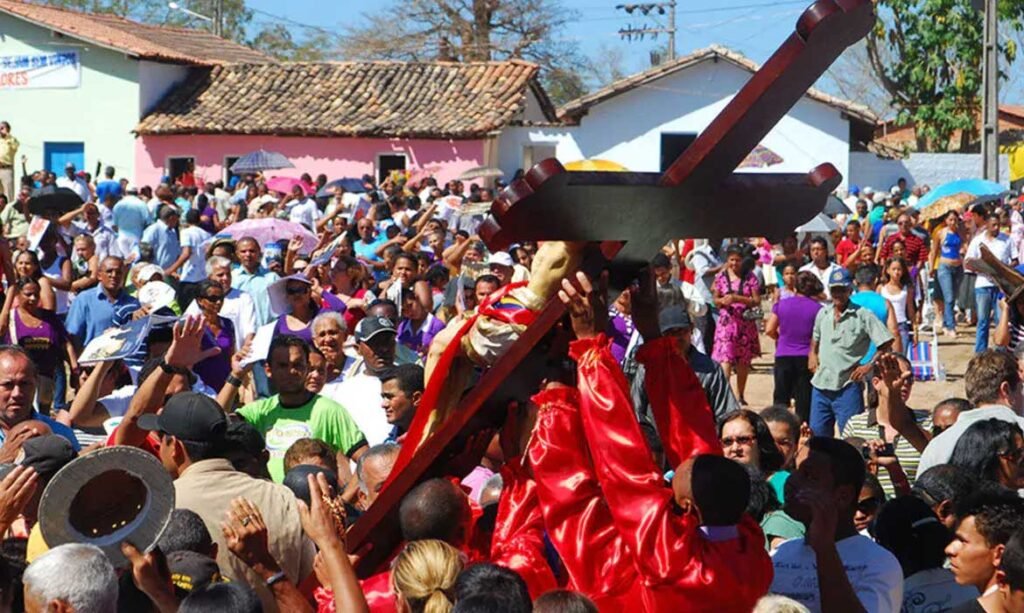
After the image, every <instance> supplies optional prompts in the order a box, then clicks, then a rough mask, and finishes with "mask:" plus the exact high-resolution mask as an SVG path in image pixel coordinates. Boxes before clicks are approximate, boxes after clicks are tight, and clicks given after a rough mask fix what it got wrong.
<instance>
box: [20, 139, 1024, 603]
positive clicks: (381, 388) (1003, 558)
mask: <svg viewBox="0 0 1024 613" xmlns="http://www.w3.org/2000/svg"><path fill="white" fill-rule="evenodd" d="M0 127H4V126H3V125H2V124H0ZM4 130H5V131H3V132H0V138H3V137H5V134H9V132H10V126H6V127H5V128H4ZM0 161H3V160H2V159H0ZM8 161H10V160H8ZM97 174H102V177H98V178H97V179H94V178H93V177H92V176H90V175H88V174H87V173H83V172H80V171H79V169H76V168H74V167H73V166H69V167H68V168H66V169H65V173H64V175H63V176H62V177H59V178H58V177H55V176H53V175H52V174H50V173H47V172H44V171H40V172H36V173H29V172H27V169H23V171H22V175H23V176H22V182H21V190H20V192H19V193H18V194H17V196H16V197H15V198H14V199H12V200H11V201H8V200H7V197H6V196H4V195H0V231H2V232H3V237H4V239H5V240H2V241H0V268H2V273H3V278H4V282H5V283H4V302H3V310H2V312H0V334H2V335H3V336H4V337H5V339H6V343H7V344H5V345H3V346H2V347H0V477H2V478H0V528H2V529H3V532H4V537H5V538H4V540H3V541H2V548H0V610H11V611H21V610H27V611H32V612H35V611H73V612H76V613H108V612H112V611H133V612H134V611H159V612H161V613H166V612H169V611H183V612H199V611H204V612H205V611H211V612H212V611H217V612H221V611H224V612H229V613H230V612H236V611H237V612H239V613H242V612H245V613H248V612H250V611H268V612H269V611H285V610H287V611H312V610H317V611H364V610H371V611H413V612H419V611H427V612H430V613H435V612H445V611H459V612H470V611H488V612H490V613H497V612H505V611H509V612H520V611H523V612H527V611H538V612H547V611H568V612H577V611H578V612H581V613H582V612H587V611H597V610H602V611H603V610H608V611H614V610H626V609H627V608H628V609H637V610H646V611H675V610H694V611H712V610H715V611H759V612H768V611H774V612H789V611H793V612H799V611H808V610H809V611H826V612H831V611H847V610H849V611H859V610H864V611H880V612H888V611H901V610H902V611H906V612H908V613H912V612H913V613H916V612H933V611H936V612H937V611H949V610H954V611H988V612H990V613H991V612H996V611H1024V521H1022V520H1024V500H1022V499H1021V498H1020V497H1019V496H1018V494H1017V492H1016V490H1018V489H1020V488H1022V487H1024V473H1022V471H1021V462H1022V461H1024V430H1022V428H1024V416H1022V415H1024V381H1022V374H1021V369H1020V368H1019V366H1018V361H1017V359H1016V357H1015V354H1014V353H1013V350H1014V349H1016V347H1017V345H1018V343H1019V341H1020V339H1021V338H1024V334H1022V333H1021V330H1024V323H1021V322H1022V320H1024V308H1021V307H1020V306H1019V305H1018V304H1017V303H1015V302H1013V301H1012V300H1010V298H1011V297H1012V296H1006V297H1004V296H1002V292H1001V290H1000V287H1001V286H1000V284H999V282H998V280H995V281H993V280H992V279H990V278H989V276H987V275H979V274H976V273H975V272H974V271H971V270H965V268H964V261H965V259H970V258H978V257H980V252H981V251H980V250H981V246H982V245H984V246H985V247H986V248H987V251H988V252H990V253H991V254H993V255H994V256H995V258H996V259H998V260H999V261H1000V262H1002V263H1003V264H1005V265H1006V266H1007V267H1011V268H1012V267H1013V266H1015V265H1016V264H1017V262H1016V258H1017V253H1018V252H1019V251H1018V247H1017V245H1018V243H1019V242H1020V239H1021V237H1024V219H1022V218H1021V214H1020V204H1019V203H1018V202H1017V201H1016V200H1011V201H1008V202H1005V203H1004V202H996V203H991V204H983V205H979V206H978V207H975V208H972V209H970V210H969V211H957V210H952V211H950V212H949V214H948V215H945V216H940V217H938V219H936V220H929V221H921V219H920V212H919V211H918V210H917V209H915V208H914V207H913V206H912V204H913V200H914V199H916V198H919V197H920V196H921V195H922V193H923V190H920V189H916V188H915V189H914V190H910V189H908V188H907V186H906V184H905V182H901V183H900V184H898V185H897V186H895V187H894V188H893V189H892V190H890V191H889V192H887V193H884V194H876V193H874V192H873V191H872V190H870V189H867V188H866V189H864V190H857V189H856V188H852V189H851V194H850V200H849V205H850V212H849V213H848V214H845V215H841V216H839V218H838V219H837V221H838V222H839V224H840V228H841V230H840V231H838V232H835V233H834V234H833V235H818V236H798V235H796V234H793V235H791V236H787V237H785V238H784V240H782V241H781V243H779V244H778V245H772V244H770V243H769V242H768V241H767V240H765V239H763V238H755V239H746V238H743V239H729V240H726V241H723V242H721V243H719V242H718V241H715V242H714V243H712V242H711V241H707V240H696V241H694V240H685V241H684V240H681V241H678V242H674V243H673V244H670V245H666V246H665V248H664V249H662V251H661V253H659V254H658V255H656V256H655V257H654V258H653V259H652V261H651V262H650V265H649V266H648V267H646V268H645V269H644V270H642V271H641V272H640V276H639V279H638V282H637V283H635V284H634V285H632V286H631V287H630V288H629V289H627V290H626V291H625V292H622V293H621V294H619V295H616V296H611V299H610V300H609V299H608V296H607V290H606V289H605V288H604V287H603V285H602V283H601V279H600V278H590V277H587V276H586V275H583V274H582V273H579V274H576V273H575V272H573V274H571V275H569V276H568V277H567V278H566V279H565V280H563V281H562V282H561V287H560V291H558V298H557V299H558V300H560V301H561V302H562V303H563V304H564V305H565V308H566V311H567V315H566V317H564V318H562V320H561V321H560V322H559V323H558V324H556V325H555V327H554V328H553V329H552V332H550V333H549V342H548V343H546V345H545V346H550V347H551V348H552V349H551V351H552V352H554V353H555V354H557V355H556V357H555V359H552V360H550V364H549V365H548V366H547V367H546V368H547V370H546V375H545V377H544V378H543V381H542V382H540V383H538V385H537V387H536V389H520V390H515V392H514V395H515V396H516V398H517V402H515V403H513V405H512V406H510V408H509V409H508V416H507V419H506V420H505V422H506V423H505V426H504V427H503V428H501V429H500V431H497V432H493V433H492V432H491V431H484V432H482V433H480V434H483V435H484V438H483V443H484V444H483V445H480V450H481V451H483V453H482V457H480V454H476V455H473V454H469V455H472V457H471V458H470V460H471V461H470V462H468V463H463V462H459V461H457V460H452V461H451V462H449V463H448V465H447V470H446V471H444V472H445V473H446V477H445V478H432V479H428V480H425V481H422V482H420V483H419V484H417V485H416V486H415V487H413V488H412V489H410V490H409V491H408V492H406V493H404V496H402V498H401V502H400V504H399V505H398V509H397V513H396V515H395V516H396V517H397V519H396V522H397V524H398V525H397V526H395V531H397V532H400V533H401V541H402V542H401V544H400V546H399V547H398V548H397V549H396V550H395V551H394V552H386V553H387V555H385V556H383V557H385V558H386V562H385V563H384V564H382V565H381V566H380V567H379V568H377V569H376V571H375V573H374V574H370V575H368V576H365V573H364V576H362V577H359V576H357V574H356V571H355V568H356V567H357V566H358V565H359V564H360V563H361V561H362V560H363V559H364V557H365V556H366V553H367V552H366V551H365V550H362V551H352V552H349V551H347V547H346V531H347V529H348V528H349V527H350V526H352V525H353V524H354V523H356V522H357V521H358V520H359V517H360V516H361V515H362V514H363V513H365V512H366V511H367V510H368V509H370V508H371V507H372V505H374V504H375V503H377V502H378V500H379V498H380V496H381V493H382V492H383V491H386V489H387V487H388V485H389V480H390V479H391V477H393V476H394V475H393V473H394V472H395V471H397V470H401V464H400V456H401V454H402V450H403V448H406V447H408V446H409V445H416V444H417V442H416V441H414V440H413V441H410V440H407V439H409V438H411V437H410V432H411V431H412V430H413V429H414V428H413V424H414V421H415V420H416V416H417V415H420V416H422V415H423V414H424V412H425V411H431V410H433V408H434V407H431V406H425V405H426V404H429V401H428V402H427V403H425V402H424V397H425V394H426V393H427V391H428V388H429V387H430V384H431V381H430V380H428V377H427V375H426V374H425V373H426V372H427V371H426V370H425V367H426V369H427V370H429V369H430V367H431V364H430V360H431V350H432V347H433V349H434V350H436V349H437V344H438V342H441V341H442V340H443V339H444V338H446V337H445V334H446V333H447V331H448V330H449V329H450V328H451V327H452V326H456V327H457V326H458V325H459V324H460V322H463V321H468V318H469V317H471V316H472V314H474V313H476V312H481V311H485V310H488V309H490V311H488V312H493V310H494V309H496V308H499V309H500V308H501V306H500V305H501V304H502V303H500V302H499V298H498V297H500V298H501V299H507V297H508V296H510V295H514V294H512V293H511V291H510V290H512V289H513V288H518V287H521V286H522V285H523V284H524V283H525V282H527V281H529V280H530V279H531V276H534V277H536V275H537V274H538V270H537V268H538V265H539V264H538V263H535V260H534V258H535V256H536V255H537V253H538V249H539V248H540V247H541V246H539V245H537V244H534V243H530V242H523V243H520V244H516V245H513V246H512V247H510V248H509V249H508V251H493V252H492V251H490V250H488V248H487V246H486V245H485V244H484V243H483V242H482V241H481V240H480V238H479V237H478V236H477V234H476V232H477V228H478V226H479V224H480V223H481V222H482V221H483V213H482V212H481V211H485V210H486V208H481V207H478V206H475V205H477V204H478V203H486V202H488V201H490V200H491V199H492V197H493V194H494V193H495V192H494V191H493V189H500V188H501V187H502V184H501V183H500V182H499V183H498V184H497V185H495V186H494V188H493V189H492V188H489V187H486V186H481V185H475V184H474V185H469V186H465V185H463V184H462V183H461V182H459V181H455V180H453V181H449V182H448V183H445V184H440V183H438V182H437V181H436V180H435V179H434V178H432V177H427V178H423V179H421V180H415V181H413V180H410V179H408V178H407V177H405V176H402V175H397V174H396V175H392V176H389V177H385V178H383V179H382V180H379V181H378V180H376V179H375V178H374V177H371V176H365V177H362V178H361V180H360V181H359V183H360V184H361V187H360V189H359V190H346V189H344V188H342V187H337V188H334V189H331V188H329V187H328V181H327V177H323V176H321V177H318V178H317V179H316V180H314V179H312V177H310V176H308V175H303V176H302V177H301V179H300V180H299V181H297V182H295V183H294V185H293V187H291V189H290V190H289V191H288V192H287V193H281V192H275V191H274V190H272V189H269V188H268V187H267V182H266V180H265V177H264V176H263V175H261V174H258V173H256V174H250V175H245V176H241V177H236V178H235V179H234V180H233V181H232V182H229V184H227V185H225V184H223V183H221V182H209V183H208V182H203V181H201V180H200V179H199V178H197V177H196V176H195V175H194V173H193V171H191V170H189V171H187V172H186V173H185V174H183V175H181V176H178V177H174V179H173V180H171V179H170V178H168V181H167V182H166V183H164V184H161V185H159V186H157V187H156V188H155V189H150V188H148V187H138V188H137V187H136V186H133V185H131V184H129V183H128V182H127V181H124V180H119V179H118V178H117V177H116V176H115V174H116V173H115V172H114V170H113V169H112V168H108V169H105V170H104V172H102V173H99V172H98V173H97ZM12 176H13V175H12ZM49 185H55V186H57V187H62V188H66V189H69V190H72V191H74V192H75V193H76V194H77V195H78V196H79V197H80V199H81V200H82V204H81V206H79V207H77V208H74V209H73V210H38V209H36V208H35V207H33V206H32V205H31V202H32V201H33V198H34V195H35V194H38V193H40V192H38V191H37V190H40V189H41V188H45V187H46V186H49ZM325 190H326V193H325ZM460 203H461V206H460ZM33 210H36V211H37V212H36V213H33ZM252 218H258V219H286V220H289V221H292V222H295V223H298V224H301V225H303V226H305V228H306V229H307V230H308V231H309V232H311V233H312V234H314V235H315V236H316V237H317V241H318V244H317V245H316V246H315V247H310V246H309V245H308V244H305V243H303V241H302V240H301V239H297V238H294V239H291V240H290V239H289V238H288V237H285V238H283V239H282V240H280V241H278V242H267V241H260V240H257V239H256V238H254V237H251V236H235V235H233V234H232V233H231V227H232V226H233V225H235V224H237V223H239V222H241V221H244V220H246V219H252ZM37 219H42V220H45V222H46V223H45V224H39V223H38V222H37ZM40 228H42V230H40ZM539 260H540V258H538V262H539ZM147 286H149V287H148V289H147ZM165 287H166V288H167V289H166V290H165V289H164V288H165ZM167 292H171V293H170V294H168V293H167ZM154 296H163V297H164V298H163V299H161V300H160V301H159V302H154ZM495 305H499V306H498V307H495ZM929 313H931V314H933V315H934V316H933V317H929V316H928V314H929ZM143 319H146V320H147V321H148V322H149V326H148V327H147V328H146V330H147V333H146V335H145V338H144V339H143V340H142V342H141V343H140V344H139V345H138V347H137V348H134V349H133V350H132V351H131V352H130V353H128V354H127V355H117V356H116V359H114V358H112V357H110V356H107V357H106V358H100V359H98V360H97V359H84V358H83V359H82V361H80V358H81V357H82V356H84V355H87V354H88V353H89V352H88V351H87V348H88V347H90V345H91V344H94V342H95V341H97V340H98V339H99V340H102V339H103V338H104V335H105V334H108V333H109V331H110V330H111V329H126V328H127V327H128V326H131V325H133V324H134V323H135V322H139V321H140V320H143ZM975 322H976V325H977V337H976V338H977V351H976V355H975V356H974V357H973V358H972V359H971V361H970V363H969V365H968V367H967V371H966V374H965V377H964V396H965V397H964V398H950V399H948V400H945V401H943V402H942V403H940V404H939V405H938V406H935V407H930V408H923V410H922V409H921V408H912V407H910V406H908V402H910V398H911V391H912V389H913V385H914V369H913V368H912V364H911V362H910V360H908V359H907V357H906V352H907V350H908V349H910V348H911V347H912V346H913V345H914V343H915V342H916V339H917V338H918V335H919V333H920V332H921V330H922V329H923V328H925V327H928V326H931V331H932V332H933V333H935V334H939V333H943V332H944V333H945V334H947V335H950V336H953V335H955V334H957V328H958V327H960V328H962V329H966V327H967V326H968V325H971V324H974V323H975ZM992 326H994V327H995V335H994V336H995V338H994V344H995V345H997V347H996V348H992V349H989V348H988V339H989V328H990V327H992ZM762 336H764V337H767V338H769V339H772V340H773V341H774V344H775V349H774V351H775V355H774V363H773V369H774V380H775V389H774V395H773V399H772V405H771V406H756V407H753V406H751V404H750V403H749V402H748V393H747V378H748V376H749V374H750V368H751V364H752V362H753V360H754V359H755V358H757V357H758V356H760V355H761V353H762V347H761V344H762ZM261 339H262V340H261ZM435 339H437V342H435ZM264 344H265V346H264ZM83 362H86V363H83ZM479 371H480V369H479V368H478V369H477V372H476V373H474V378H475V376H476V375H479V374H480V372H479ZM447 374H448V373H445V372H443V371H441V372H438V371H437V370H436V369H435V371H434V372H433V374H432V377H434V378H437V377H440V378H442V379H443V378H444V377H445V376H446V375H447ZM118 447H133V448H136V449H141V450H142V451H144V452H146V453H148V454H151V456H152V457H154V458H156V459H158V460H159V462H160V464H161V465H162V466H163V468H164V470H165V471H166V473H167V474H168V475H169V476H170V477H171V479H173V489H174V506H175V508H174V510H173V511H172V512H171V515H170V519H169V522H168V523H167V525H166V527H164V529H163V531H162V533H161V534H160V536H159V538H158V539H157V542H156V543H155V544H153V543H132V542H124V543H121V545H120V550H119V552H120V554H122V556H123V558H121V557H118V558H117V559H113V556H111V555H109V552H105V551H104V550H103V549H102V548H101V547H98V546H97V545H100V546H102V545H103V543H101V542H100V540H101V539H97V540H95V541H94V540H91V539H88V538H83V539H81V542H70V543H63V544H48V543H47V542H46V535H45V534H44V531H43V529H42V528H41V525H42V524H43V523H45V522H42V521H41V518H40V507H41V498H42V497H43V492H44V491H46V488H47V486H48V484H49V483H50V482H51V480H53V479H54V476H55V475H56V474H57V473H58V472H59V471H60V470H61V469H62V468H64V467H65V466H70V465H73V464H75V463H76V462H82V461H87V460H88V458H89V456H90V454H92V453H94V452H95V451H96V450H97V449H101V448H104V449H105V448H118ZM473 447H476V445H473ZM413 449H415V447H413ZM396 466H398V468H397V469H396ZM83 485H84V484H83ZM378 553H381V552H378ZM122 560H127V562H126V563H122Z"/></svg>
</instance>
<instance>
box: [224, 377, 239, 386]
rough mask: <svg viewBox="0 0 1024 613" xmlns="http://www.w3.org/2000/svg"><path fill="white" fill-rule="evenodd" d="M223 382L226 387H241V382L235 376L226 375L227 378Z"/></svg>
mask: <svg viewBox="0 0 1024 613" xmlns="http://www.w3.org/2000/svg"><path fill="white" fill-rule="evenodd" d="M224 381H225V382H226V383H227V384H228V385H234V386H235V387H242V380H241V379H239V378H238V377H236V376H235V375H228V376H227V377H226V378H225V379H224Z"/></svg>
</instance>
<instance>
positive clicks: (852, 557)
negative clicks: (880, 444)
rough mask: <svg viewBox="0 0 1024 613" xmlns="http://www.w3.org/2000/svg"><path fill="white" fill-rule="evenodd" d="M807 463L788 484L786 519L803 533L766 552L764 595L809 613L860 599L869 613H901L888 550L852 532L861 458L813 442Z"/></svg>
mask: <svg viewBox="0 0 1024 613" xmlns="http://www.w3.org/2000/svg"><path fill="white" fill-rule="evenodd" d="M808 447H809V452H808V454H807V457H806V459H804V461H803V462H802V463H801V464H800V466H799V468H797V470H796V472H794V473H793V474H792V475H790V477H789V479H788V480H787V481H786V503H785V510H786V513H787V514H788V515H789V516H790V517H792V518H793V519H795V520H797V521H799V522H800V523H802V524H804V526H806V527H807V533H806V535H805V536H804V537H803V538H795V539H791V540H788V541H786V542H785V543H783V544H782V545H780V546H779V548H778V549H776V550H775V553H774V554H772V565H773V566H774V567H775V578H774V579H773V580H772V586H771V589H770V590H769V591H770V592H772V593H774V594H780V595H783V596H788V597H789V598H792V599H793V600H796V601H797V602H799V603H800V604H802V605H804V606H805V607H807V608H808V609H810V610H811V611H814V612H820V611H826V612H828V611H845V610H848V609H849V608H850V604H851V603H854V602H857V601H859V602H860V605H861V607H863V610H865V611H867V612H868V613H889V612H892V611H899V610H900V607H901V606H902V605H903V569H902V568H901V567H900V563H899V561H897V560H896V558H895V556H893V555H892V554H891V553H889V551H888V550H886V549H885V548H883V547H881V546H880V545H876V544H875V543H874V541H872V540H871V539H870V538H868V537H866V536H862V535H860V534H858V533H857V529H856V528H855V527H854V524H853V515H854V512H855V510H856V508H857V500H858V497H859V494H860V489H861V487H862V486H863V485H864V474H865V470H864V460H863V458H862V457H861V454H860V453H859V452H858V451H857V450H856V449H855V448H854V447H853V446H852V445H850V444H848V443H846V442H844V441H841V440H838V439H833V438H825V437H814V438H812V439H811V440H810V441H809V443H808Z"/></svg>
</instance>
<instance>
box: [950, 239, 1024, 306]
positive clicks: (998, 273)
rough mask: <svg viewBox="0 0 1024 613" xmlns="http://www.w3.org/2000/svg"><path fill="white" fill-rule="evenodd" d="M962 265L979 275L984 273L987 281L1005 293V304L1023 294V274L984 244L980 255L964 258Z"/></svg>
mask: <svg viewBox="0 0 1024 613" xmlns="http://www.w3.org/2000/svg"><path fill="white" fill-rule="evenodd" d="M964 266H965V267H966V268H967V269H968V270H970V271H973V272H976V273H978V274H979V275H985V276H986V277H988V279H989V281H991V282H993V283H995V284H996V286H997V287H999V290H1000V291H1002V292H1003V293H1004V294H1006V302H1007V304H1010V303H1012V302H1013V301H1014V300H1017V299H1018V298H1020V297H1021V295H1022V294H1024V275H1022V274H1020V273H1019V272H1017V270H1016V269H1015V268H1014V267H1012V266H1010V265H1008V264H1004V263H1003V262H1001V261H1000V260H999V258H997V257H996V256H995V255H993V254H992V252H991V251H989V249H988V247H986V246H985V245H981V257H980V258H967V259H966V260H964Z"/></svg>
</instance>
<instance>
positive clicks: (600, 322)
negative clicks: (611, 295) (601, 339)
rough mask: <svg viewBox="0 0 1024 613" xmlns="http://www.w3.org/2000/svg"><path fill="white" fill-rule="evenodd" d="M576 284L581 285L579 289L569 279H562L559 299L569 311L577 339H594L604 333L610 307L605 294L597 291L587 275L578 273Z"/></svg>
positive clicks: (599, 290)
mask: <svg viewBox="0 0 1024 613" xmlns="http://www.w3.org/2000/svg"><path fill="white" fill-rule="evenodd" d="M602 280H604V277H602ZM576 283H578V284H579V289H577V288H576V286H575V285H573V283H572V282H570V281H569V280H568V279H562V289H560V290H559V291H558V298H559V300H561V301H562V304H564V305H565V306H566V308H567V309H568V311H569V316H570V317H571V318H572V329H573V332H575V333H576V338H579V339H584V338H593V337H595V336H597V335H598V334H601V333H602V332H604V330H605V327H606V326H605V324H606V322H607V319H608V305H607V304H606V302H605V292H604V291H602V290H601V289H595V288H594V286H593V285H592V284H591V283H590V279H589V278H588V277H587V275H585V274H584V273H582V272H577V273H576Z"/></svg>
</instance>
